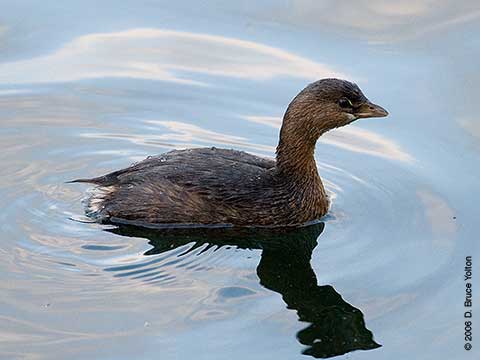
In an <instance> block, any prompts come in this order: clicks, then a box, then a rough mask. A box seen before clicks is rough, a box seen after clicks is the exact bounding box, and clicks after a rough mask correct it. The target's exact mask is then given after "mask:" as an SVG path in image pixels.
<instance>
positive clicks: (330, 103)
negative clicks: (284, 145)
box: [284, 79, 388, 136]
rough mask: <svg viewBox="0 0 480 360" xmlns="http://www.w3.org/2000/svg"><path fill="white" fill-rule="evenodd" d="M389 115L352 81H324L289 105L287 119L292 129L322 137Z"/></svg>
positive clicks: (311, 87) (312, 85)
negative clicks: (367, 119) (335, 129)
mask: <svg viewBox="0 0 480 360" xmlns="http://www.w3.org/2000/svg"><path fill="white" fill-rule="evenodd" d="M387 115H388V112H387V111H386V110H385V109H384V108H382V107H381V106H379V105H376V104H373V103H372V102H370V101H369V100H368V99H367V98H366V97H365V95H364V94H363V93H362V91H361V90H360V88H359V87H358V86H357V85H356V84H354V83H351V82H349V81H346V80H340V79H322V80H319V81H316V82H314V83H312V84H310V85H308V86H307V87H306V88H305V89H303V90H302V91H301V92H300V93H299V94H298V95H297V96H296V97H295V98H294V99H293V100H292V102H291V103H290V105H289V107H288V109H287V112H286V114H285V117H284V125H286V124H285V122H289V123H291V124H289V125H290V126H292V127H294V128H297V127H300V128H303V129H304V131H306V132H307V131H308V132H311V133H316V134H317V136H320V135H321V134H322V133H324V132H326V131H328V130H331V129H334V128H337V127H340V126H345V125H347V124H350V123H351V122H353V121H355V120H357V119H360V118H369V117H384V116H387Z"/></svg>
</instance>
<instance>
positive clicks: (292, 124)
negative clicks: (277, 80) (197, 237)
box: [72, 79, 387, 227]
mask: <svg viewBox="0 0 480 360" xmlns="http://www.w3.org/2000/svg"><path fill="white" fill-rule="evenodd" d="M386 115H387V112H386V111H385V110H384V109H383V108H381V107H380V106H378V105H374V104H372V103H370V102H369V101H368V100H367V98H366V97H365V96H364V95H363V94H362V92H361V91H360V89H359V88H358V86H357V85H355V84H353V83H350V82H348V81H345V80H338V79H323V80H319V81H317V82H314V83H312V84H310V85H308V86H307V87H306V88H305V89H303V90H302V91H301V92H300V93H299V94H298V95H297V96H296V97H295V98H294V99H293V100H292V102H291V103H290V105H289V106H288V109H287V111H286V113H285V116H284V118H283V123H282V128H281V130H280V141H279V144H278V147H277V157H276V161H275V160H273V159H272V160H270V159H265V158H261V157H258V156H255V155H251V154H248V153H245V152H242V151H236V150H226V149H217V148H199V149H188V150H174V151H170V152H167V153H165V154H161V155H158V156H154V157H149V158H147V159H145V160H143V161H141V162H140V163H137V164H135V165H132V166H130V167H128V168H125V169H122V170H118V171H115V172H112V173H110V174H107V175H104V176H101V177H97V178H93V179H78V180H74V181H72V182H86V183H92V184H95V185H97V188H96V190H95V192H94V194H93V195H92V196H91V197H90V199H89V200H88V204H87V210H86V211H87V215H89V216H90V217H92V218H93V219H95V220H96V221H99V222H102V223H132V224H137V225H143V226H153V227H157V226H185V225H219V226H223V225H235V226H281V225H302V224H305V223H307V222H310V221H314V220H317V219H319V218H320V217H322V216H323V215H325V214H326V213H327V211H328V205H329V202H328V198H327V195H326V193H325V189H324V187H323V184H322V181H321V179H320V176H319V175H318V172H317V167H316V164H315V159H314V150H315V144H316V142H317V140H318V138H319V137H320V136H321V135H322V134H323V133H325V132H326V131H328V130H331V129H334V128H337V127H340V126H344V125H347V124H349V123H351V122H352V121H354V120H356V119H358V118H365V117H381V116H386Z"/></svg>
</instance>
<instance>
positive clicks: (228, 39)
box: [0, 0, 480, 360]
mask: <svg viewBox="0 0 480 360" xmlns="http://www.w3.org/2000/svg"><path fill="white" fill-rule="evenodd" d="M241 3H242V2H235V4H234V3H233V2H231V3H230V4H228V5H226V3H225V2H221V1H209V2H195V1H175V2H173V3H172V2H164V1H123V2H121V3H119V2H117V1H103V2H101V5H99V4H98V2H97V1H88V0H84V1H68V2H65V3H62V2H53V1H46V2H36V1H15V2H13V1H8V2H7V1H5V0H3V1H0V5H1V9H2V12H1V13H0V144H1V145H0V150H1V151H0V164H1V169H2V170H1V172H0V201H1V205H2V207H1V212H0V228H1V233H0V358H2V359H20V358H22V359H23V358H26V359H53V358H65V359H67V358H68V359H93V358H95V359H190V358H191V359H306V358H308V357H309V356H316V357H329V356H334V355H338V357H337V358H338V359H399V360H400V359H402V360H403V359H406V358H409V359H463V358H465V359H473V357H474V356H475V354H474V353H475V352H477V350H478V348H480V342H479V341H474V343H473V345H474V348H473V350H472V351H471V352H470V353H467V352H466V351H465V350H464V349H463V346H464V342H463V318H462V316H463V311H464V309H463V299H462V297H464V296H465V293H464V282H463V268H464V266H465V256H467V255H471V256H474V264H475V266H476V263H477V258H478V259H480V257H478V255H480V254H479V247H478V227H477V225H478V203H479V201H480V195H479V192H478V177H479V175H480V169H479V165H478V164H479V162H478V158H479V154H480V120H479V119H478V101H479V99H478V94H479V93H480V75H479V74H480V73H479V72H478V58H479V56H480V36H479V35H480V5H478V2H475V1H463V2H461V3H460V4H459V3H457V2H454V1H437V2H435V3H433V2H432V1H429V0H416V1H415V0H411V1H403V2H402V3H395V4H394V3H393V2H390V1H382V0H376V1H352V2H350V3H346V2H341V4H339V3H340V2H336V1H313V0H311V1H310V0H291V1H273V0H272V1H263V2H261V3H258V2H250V3H244V4H241ZM327 76H337V77H344V78H348V79H351V80H354V81H356V82H357V83H358V84H359V85H360V87H361V88H362V89H363V90H364V92H365V94H366V95H367V96H368V97H369V98H370V99H371V100H372V101H374V102H376V103H379V104H380V105H382V106H384V107H386V108H387V109H388V110H389V111H390V114H391V115H390V116H389V117H388V118H384V119H370V120H363V121H358V122H356V123H355V124H354V125H352V126H349V127H346V128H344V129H341V130H338V131H334V132H332V133H330V134H328V135H327V136H325V137H324V138H322V139H321V141H320V142H319V144H318V146H317V151H316V158H317V162H318V166H319V170H320V172H321V175H322V177H323V178H324V179H325V183H326V185H327V187H328V190H329V192H330V193H331V195H332V197H333V198H334V201H333V205H332V209H331V212H330V215H329V216H327V217H326V218H325V219H324V220H325V221H324V223H323V224H320V225H317V226H313V227H310V228H306V229H302V230H298V231H295V232H285V233H269V232H265V231H262V232H254V231H246V232H245V231H244V232H240V233H238V232H229V231H224V230H220V231H193V232H192V231H190V232H187V231H183V232H162V233H147V232H142V231H135V230H132V229H115V228H111V227H105V226H100V225H97V224H91V223H83V222H80V221H78V220H82V219H83V208H82V204H81V200H82V199H83V198H84V197H85V191H86V190H87V188H86V187H85V186H81V185H67V184H65V183H64V182H65V181H67V180H70V179H73V178H77V177H88V176H96V175H100V174H103V173H105V172H107V171H110V170H113V169H117V168H121V167H124V166H128V165H129V164H131V163H132V162H135V161H138V160H141V159H143V158H144V157H146V156H148V155H151V154H157V153H161V152H164V151H167V150H170V149H173V148H186V147H196V146H211V145H214V146H219V147H228V148H235V149H242V150H246V151H249V152H253V153H256V154H260V155H265V156H273V154H274V149H275V146H276V142H277V132H278V127H279V122H280V118H281V116H282V114H283V111H284V109H285V107H286V105H287V104H288V102H289V101H290V99H291V98H292V97H293V96H294V95H295V94H296V93H297V92H298V91H299V90H300V89H301V88H303V87H304V86H305V85H306V84H307V83H308V82H311V81H313V80H316V79H318V78H322V77H327ZM478 261H480V260H478ZM475 269H476V270H480V269H479V268H478V266H477V267H475ZM475 269H474V270H475ZM474 276H480V274H478V271H477V273H474ZM477 284H478V281H477ZM475 296H476V299H477V300H476V301H477V302H478V300H480V299H478V296H477V295H476V294H475ZM478 323H479V324H476V323H475V324H474V325H479V326H480V322H478ZM478 329H480V328H479V327H478V326H476V327H475V326H474V337H475V338H478V335H477V333H479V331H478ZM475 335H477V336H475ZM474 340H478V339H474ZM379 345H381V347H379ZM352 350H357V351H352ZM302 353H304V354H303V355H302ZM344 353H345V355H342V354H344Z"/></svg>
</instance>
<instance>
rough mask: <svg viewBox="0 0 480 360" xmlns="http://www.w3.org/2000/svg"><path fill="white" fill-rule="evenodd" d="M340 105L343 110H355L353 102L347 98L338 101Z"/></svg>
mask: <svg viewBox="0 0 480 360" xmlns="http://www.w3.org/2000/svg"><path fill="white" fill-rule="evenodd" d="M338 105H340V107H342V108H348V107H351V108H353V104H352V102H351V101H350V100H349V99H347V98H341V99H340V100H338Z"/></svg>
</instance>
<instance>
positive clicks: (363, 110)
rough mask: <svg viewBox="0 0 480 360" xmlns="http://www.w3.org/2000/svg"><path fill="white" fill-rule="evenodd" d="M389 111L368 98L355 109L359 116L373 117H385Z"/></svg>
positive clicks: (356, 114)
mask: <svg viewBox="0 0 480 360" xmlns="http://www.w3.org/2000/svg"><path fill="white" fill-rule="evenodd" d="M387 115H388V111H387V110H385V109H384V108H382V107H381V106H380V105H376V104H373V103H371V102H370V101H368V100H367V102H365V103H363V104H362V105H360V106H359V107H358V108H356V109H355V116H356V117H357V118H371V117H385V116H387Z"/></svg>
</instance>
